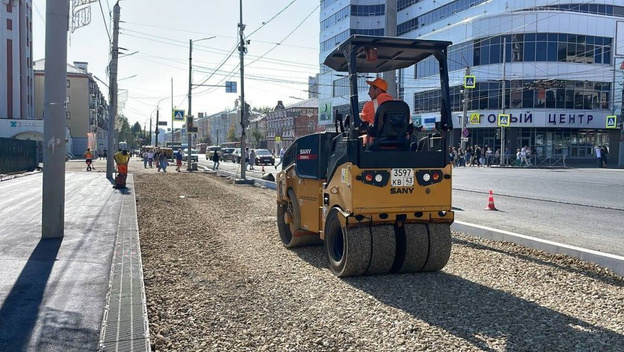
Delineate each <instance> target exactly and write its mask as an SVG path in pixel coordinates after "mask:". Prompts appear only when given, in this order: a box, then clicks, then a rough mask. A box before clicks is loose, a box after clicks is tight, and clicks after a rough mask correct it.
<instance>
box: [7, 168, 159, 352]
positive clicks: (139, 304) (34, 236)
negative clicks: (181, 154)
mask: <svg viewBox="0 0 624 352" xmlns="http://www.w3.org/2000/svg"><path fill="white" fill-rule="evenodd" d="M83 163H84V161H83ZM68 165H70V164H68ZM76 165H78V166H79V167H78V169H82V166H83V164H76ZM71 166H73V165H71ZM100 166H102V163H100ZM74 169H75V168H74ZM67 170H68V171H67V173H66V178H65V194H66V196H65V234H64V237H63V238H61V239H42V238H41V206H42V205H41V204H42V180H43V177H42V176H43V175H42V174H41V173H33V174H30V175H26V176H23V177H17V178H14V179H11V180H8V181H3V182H0V194H2V195H3V197H2V198H1V199H0V217H1V218H2V225H3V226H2V227H1V228H0V351H96V350H103V351H112V350H130V349H131V348H130V347H129V346H131V345H132V346H133V348H135V349H134V350H135V351H136V350H149V334H148V329H147V319H146V314H145V308H144V307H145V299H144V293H143V292H144V291H143V290H142V289H143V286H142V271H141V268H140V250H139V246H138V226H137V223H136V205H135V195H134V191H133V188H134V187H133V183H132V181H133V178H132V175H129V177H128V181H129V183H128V189H127V190H117V189H114V188H113V187H112V183H111V182H110V181H109V180H108V179H106V174H105V173H103V172H101V171H100V172H84V171H78V172H76V171H70V170H72V168H71V167H68V168H67ZM137 261H138V263H137ZM134 290H138V291H139V292H133V291H134ZM137 297H138V298H137Z"/></svg>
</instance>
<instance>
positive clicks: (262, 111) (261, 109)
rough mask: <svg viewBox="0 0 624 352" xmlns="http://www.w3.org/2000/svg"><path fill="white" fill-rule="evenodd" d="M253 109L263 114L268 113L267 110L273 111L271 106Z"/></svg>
mask: <svg viewBox="0 0 624 352" xmlns="http://www.w3.org/2000/svg"><path fill="white" fill-rule="evenodd" d="M251 111H255V112H259V113H261V114H266V113H267V112H271V111H273V108H272V107H270V106H261V107H253V108H251Z"/></svg>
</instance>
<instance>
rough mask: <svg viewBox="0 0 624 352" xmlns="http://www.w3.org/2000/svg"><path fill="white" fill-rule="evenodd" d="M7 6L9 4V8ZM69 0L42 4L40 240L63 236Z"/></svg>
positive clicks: (56, 0) (50, 0) (52, 0)
mask: <svg viewBox="0 0 624 352" xmlns="http://www.w3.org/2000/svg"><path fill="white" fill-rule="evenodd" d="M9 6H11V5H9ZM68 21H69V0H48V2H47V4H46V38H45V54H46V56H45V57H46V65H45V78H46V79H45V83H44V95H43V97H44V115H45V118H44V120H43V165H44V169H43V195H42V209H41V238H62V237H63V236H64V235H65V233H64V230H65V154H66V153H67V150H66V143H65V119H66V117H65V115H66V114H67V108H66V105H65V102H66V99H67V98H66V97H67V94H66V93H67V88H66V82H67V23H68Z"/></svg>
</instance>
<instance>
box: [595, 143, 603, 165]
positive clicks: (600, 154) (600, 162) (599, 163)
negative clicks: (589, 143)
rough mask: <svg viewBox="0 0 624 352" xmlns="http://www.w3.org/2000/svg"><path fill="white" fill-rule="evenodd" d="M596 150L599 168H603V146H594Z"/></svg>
mask: <svg viewBox="0 0 624 352" xmlns="http://www.w3.org/2000/svg"><path fill="white" fill-rule="evenodd" d="M594 151H595V152H596V161H597V162H598V163H597V165H598V168H599V169H601V168H602V148H601V147H600V146H596V147H594Z"/></svg>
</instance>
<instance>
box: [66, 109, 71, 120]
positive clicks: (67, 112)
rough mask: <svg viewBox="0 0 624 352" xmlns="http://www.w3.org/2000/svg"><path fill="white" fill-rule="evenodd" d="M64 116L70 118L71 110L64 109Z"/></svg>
mask: <svg viewBox="0 0 624 352" xmlns="http://www.w3.org/2000/svg"><path fill="white" fill-rule="evenodd" d="M65 118H66V119H68V120H70V119H71V111H66V112H65Z"/></svg>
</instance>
